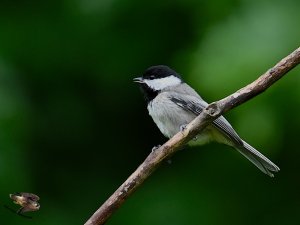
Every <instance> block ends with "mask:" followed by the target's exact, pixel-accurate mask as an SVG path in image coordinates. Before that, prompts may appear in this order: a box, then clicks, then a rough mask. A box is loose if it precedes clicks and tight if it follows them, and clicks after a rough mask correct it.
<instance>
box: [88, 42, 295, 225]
mask: <svg viewBox="0 0 300 225" xmlns="http://www.w3.org/2000/svg"><path fill="white" fill-rule="evenodd" d="M299 63H300V48H297V49H296V50H295V51H294V52H292V53H291V54H290V55H288V56H287V57H285V58H284V59H282V60H281V61H280V62H278V63H277V64H276V65H275V66H274V67H273V68H271V69H269V70H268V71H267V72H265V73H264V74H263V75H261V76H260V77H259V78H258V79H257V80H255V81H254V82H252V83H251V84H249V85H247V86H246V87H244V88H242V89H240V90H238V91H236V92H235V93H233V94H231V95H229V96H228V97H226V98H223V99H221V100H219V101H217V102H213V103H211V104H209V105H208V106H207V107H206V109H204V110H203V111H202V113H200V115H199V116H198V117H196V118H195V119H194V120H193V121H192V122H191V123H190V124H188V125H187V127H186V129H185V130H184V131H182V132H179V133H177V134H176V135H175V136H174V137H172V138H171V139H170V140H168V141H167V142H166V143H165V144H164V145H162V146H161V147H160V148H158V149H157V150H155V151H154V152H151V153H150V154H149V155H148V157H147V158H146V159H145V161H144V162H143V163H142V164H141V165H140V166H139V167H138V168H137V169H136V171H135V172H134V173H133V174H132V175H131V176H130V177H129V178H128V179H127V180H126V181H125V182H124V183H123V184H122V185H121V186H120V187H119V188H118V189H117V190H116V191H115V193H113V194H112V195H111V197H109V198H108V199H107V200H106V202H104V203H103V205H102V206H101V207H100V208H99V209H98V210H97V211H96V212H95V213H94V214H93V215H92V216H91V218H90V219H89V220H88V221H87V222H86V223H85V225H101V224H104V223H105V222H106V221H107V220H108V219H109V217H110V216H111V215H112V214H113V213H114V212H115V211H116V210H117V209H118V208H119V207H120V206H121V205H122V204H123V203H124V201H125V200H126V199H127V198H128V197H129V196H130V195H131V194H132V193H133V192H134V191H135V190H136V189H137V188H138V187H139V186H140V185H141V184H142V183H143V182H144V180H145V179H146V178H148V177H149V176H150V175H151V173H152V172H153V171H154V170H155V169H156V168H157V167H158V166H159V165H160V163H161V162H162V161H163V160H164V159H166V158H168V157H169V156H170V155H172V154H174V153H175V152H176V151H177V150H179V149H180V147H182V146H183V145H185V144H186V143H187V142H189V141H190V140H191V139H192V138H193V137H195V136H196V135H197V133H199V132H201V131H202V130H203V129H204V128H205V127H206V126H207V125H208V124H209V123H211V122H212V121H213V120H214V119H216V118H217V117H219V116H220V115H222V114H223V113H225V112H227V111H229V110H231V109H233V108H235V107H236V106H238V105H240V104H242V103H244V102H246V101H248V100H249V99H251V98H253V97H255V96H257V95H258V94H260V93H262V92H264V91H265V90H266V89H267V88H269V87H270V86H271V85H272V84H274V83H275V82H276V81H277V80H279V79H280V78H282V77H283V76H284V75H285V74H286V73H287V72H288V71H290V70H291V69H293V68H294V67H295V66H297V65H298V64H299Z"/></svg>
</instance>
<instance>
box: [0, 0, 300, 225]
mask: <svg viewBox="0 0 300 225" xmlns="http://www.w3.org/2000/svg"><path fill="white" fill-rule="evenodd" d="M299 7H300V2H299V1H298V0H286V1H279V0H277V1H276V0H275V1H267V0H254V1H244V0H220V1H209V0H202V1H199V0H175V1H174V0H173V1H161V0H160V1H158V0H152V1H138V0H101V1H100V0H62V1H55V0H51V1H50V0H44V1H37V0H36V1H33V0H27V1H21V0H19V1H11V0H6V1H5V0H2V1H1V3H0V178H1V185H0V203H1V207H2V205H9V206H10V207H12V208H15V209H17V208H18V206H17V205H14V204H13V203H12V202H11V201H10V199H9V197H8V195H9V193H13V192H17V191H24V192H33V193H36V194H38V195H39V196H40V197H41V200H40V203H41V209H40V211H38V212H32V213H28V215H31V216H33V217H34V218H33V220H27V219H24V218H22V217H19V216H16V215H14V214H12V213H11V212H9V211H8V210H6V209H5V208H4V207H3V208H2V209H1V208H0V223H1V224H14V225H19V224H38V225H53V224H62V225H66V224H72V225H73V224H83V223H84V222H85V221H86V220H87V219H88V218H89V217H90V216H91V214H92V213H93V212H94V211H95V210H96V209H97V208H98V207H99V206H100V205H101V204H102V203H103V202H104V201H105V200H106V199H107V198H108V197H109V196H110V194H112V193H113V192H114V191H115V189H116V188H117V187H118V186H119V185H120V184H121V183H122V182H123V181H124V180H125V179H126V178H127V177H128V176H129V175H130V174H131V173H132V172H133V171H134V170H135V168H136V167H137V166H138V165H139V164H140V163H141V162H142V161H143V159H144V158H145V157H146V156H147V155H148V154H149V152H150V151H151V148H152V147H153V146H154V145H158V144H161V143H163V142H164V141H165V139H164V137H163V136H162V135H161V134H160V132H159V130H158V129H157V128H156V126H155V125H154V123H153V122H152V120H151V118H150V117H149V116H148V112H147V110H146V107H145V102H144V100H143V97H142V95H141V93H140V91H139V89H138V87H137V86H136V84H134V83H133V82H132V79H133V78H134V77H137V76H139V75H140V74H141V73H142V72H143V71H144V70H145V69H146V68H147V67H149V66H151V65H156V64H167V65H169V66H171V67H172V68H174V69H176V70H177V71H178V72H179V73H181V74H182V76H183V78H184V79H185V80H186V81H187V82H188V83H189V84H191V85H192V86H193V87H194V88H195V89H196V90H197V91H198V92H199V93H200V94H201V95H202V96H203V97H204V98H205V99H206V100H207V101H208V102H211V101H215V100H218V99H220V98H223V97H225V96H227V95H229V94H231V93H233V92H234V91H236V90H237V89H239V88H241V87H243V86H244V85H246V84H248V83H249V82H251V81H253V80H254V79H255V78H257V77H258V76H259V75H260V74H262V73H263V72H264V71H266V70H267V69H268V68H269V67H271V66H273V65H274V64H275V63H276V62H277V61H278V60H280V59H281V58H282V57H284V56H286V55H287V54H288V53H290V52H291V51H293V50H294V49H295V48H297V47H299V40H300V29H299V21H300V16H299ZM299 73H300V70H299V68H296V69H294V70H293V71H291V72H290V73H289V74H288V75H287V76H286V77H284V78H283V79H282V80H280V81H279V82H278V83H276V84H275V85H274V86H273V87H272V88H271V89H270V90H268V91H267V92H265V93H264V94H262V95H260V96H258V97H256V98H255V99H253V100H251V101H250V102H247V103H246V104H243V105H242V106H240V107H238V108H236V109H234V110H232V111H231V112H230V113H228V114H227V115H226V117H227V118H228V119H229V120H230V121H231V123H232V124H233V126H234V127H235V128H236V130H237V131H238V132H239V134H240V135H241V136H242V137H243V138H244V139H245V140H247V141H248V142H249V143H251V144H252V145H253V146H254V147H256V148H257V149H259V150H260V151H261V152H262V153H264V154H265V155H267V156H268V157H269V158H270V159H271V160H272V161H274V162H275V163H276V164H277V165H278V166H279V167H280V168H281V171H280V173H278V174H276V176H275V178H273V179H272V178H269V177H268V176H266V175H264V174H263V173H261V172H260V171H259V170H258V169H256V168H255V167H254V166H253V165H252V164H251V163H249V162H248V161H247V160H246V159H244V158H243V157H242V156H241V155H239V154H238V153H237V152H236V151H233V150H231V149H230V148H229V147H227V146H223V145H219V144H215V143H212V144H210V145H206V146H203V147H198V148H188V149H186V150H185V151H181V152H178V153H177V154H176V155H175V156H174V157H173V158H172V164H170V165H169V164H167V163H164V164H163V165H162V166H161V167H160V168H159V169H158V170H157V171H156V172H155V173H154V174H153V175H152V176H151V177H150V178H149V179H148V180H147V181H146V182H145V183H144V184H143V185H142V187H141V188H140V189H139V190H138V191H137V192H136V193H135V194H134V195H133V196H131V197H130V198H129V199H128V201H126V203H125V204H124V205H123V206H122V207H121V208H120V209H119V210H118V211H117V212H116V213H115V214H114V215H113V216H112V218H111V219H110V220H109V222H108V223H107V224H109V225H116V224H130V225H135V224H136V225H153V224H155V225H165V224H172V225H185V224H216V225H218V224H222V225H225V224H230V225H240V224H243V225H247V224H249V225H253V224H256V225H269V224H272V225H282V224H289V225H294V224H295V225H296V224H300V214H299V212H300V196H299V190H300V179H299V171H300V165H299V157H300V151H299V147H298V146H299V127H300V119H299V113H300V107H299V105H300V91H299V87H300V76H299Z"/></svg>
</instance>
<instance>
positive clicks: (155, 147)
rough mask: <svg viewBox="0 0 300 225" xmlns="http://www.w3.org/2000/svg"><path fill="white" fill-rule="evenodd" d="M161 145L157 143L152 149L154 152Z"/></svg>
mask: <svg viewBox="0 0 300 225" xmlns="http://www.w3.org/2000/svg"><path fill="white" fill-rule="evenodd" d="M160 146H161V145H156V146H154V147H153V148H152V150H151V151H152V152H155V151H156V150H157V149H158V148H160Z"/></svg>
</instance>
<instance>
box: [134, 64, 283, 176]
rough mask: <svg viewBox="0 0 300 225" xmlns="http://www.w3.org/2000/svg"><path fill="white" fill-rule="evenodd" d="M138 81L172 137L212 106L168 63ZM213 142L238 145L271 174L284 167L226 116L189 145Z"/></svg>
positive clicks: (149, 105)
mask: <svg viewBox="0 0 300 225" xmlns="http://www.w3.org/2000/svg"><path fill="white" fill-rule="evenodd" d="M134 82H137V83H139V85H140V87H141V90H142V92H143V93H144V96H145V99H146V101H147V109H148V111H149V114H150V116H151V117H152V119H153V120H154V122H155V123H156V125H157V126H158V128H159V130H160V131H161V132H162V133H163V134H164V135H165V136H166V137H168V138H171V137H173V136H174V135H175V134H176V133H178V132H179V131H180V130H182V129H183V128H184V127H185V125H187V124H188V123H190V122H191V121H192V120H193V119H194V118H195V117H196V116H198V115H199V114H200V113H201V111H202V110H203V109H204V108H205V107H206V106H207V105H208V103H207V102H205V101H204V100H203V99H202V98H201V97H200V96H199V95H198V93H197V92H196V91H195V90H194V89H193V88H191V87H190V86H189V85H188V84H186V83H185V82H184V81H183V80H182V79H181V77H180V75H179V74H178V73H176V72H175V71H174V70H172V69H171V68H169V67H168V66H164V65H158V66H152V67H150V68H148V69H147V70H146V71H145V72H144V74H143V76H142V77H138V78H135V79H134ZM210 141H217V142H219V143H222V144H226V145H229V146H231V147H233V148H235V149H236V150H238V151H239V152H240V153H241V154H242V155H244V156H245V157H246V158H247V159H248V160H250V161H251V162H252V163H253V164H254V165H255V166H257V167H258V168H259V169H260V170H261V171H262V172H263V173H265V174H267V175H269V176H270V177H273V176H274V175H273V174H272V172H278V171H279V170H280V169H279V167H278V166H276V165H275V164H274V163H272V162H271V161H270V160H269V159H268V158H267V157H265V156H264V155H263V154H261V153H260V152H259V151H257V150H256V149H254V148H253V147H252V146H250V145H249V144H248V143H246V142H245V141H244V140H243V139H241V138H240V137H239V135H238V134H237V133H236V132H235V130H234V129H233V128H232V126H231V125H230V123H229V122H228V121H227V120H226V119H225V118H224V117H223V116H220V117H219V118H217V119H216V120H214V121H213V122H212V123H211V124H210V125H208V126H207V127H206V128H205V129H204V130H203V131H202V132H201V133H199V134H198V136H197V137H196V138H194V139H193V140H191V141H190V142H189V144H190V145H202V144H205V143H208V142H210Z"/></svg>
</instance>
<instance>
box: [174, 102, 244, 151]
mask: <svg viewBox="0 0 300 225" xmlns="http://www.w3.org/2000/svg"><path fill="white" fill-rule="evenodd" d="M170 99H171V101H172V102H174V103H175V104H176V105H178V106H179V107H181V108H183V109H184V110H187V111H190V112H192V113H194V114H195V115H199V114H200V113H201V112H202V110H203V109H204V108H205V107H206V106H207V105H208V104H207V103H206V102H205V101H201V100H199V99H197V98H195V97H193V96H191V97H189V98H187V99H185V100H183V99H182V98H179V97H178V96H175V97H171V98H170ZM212 124H213V125H214V126H215V127H216V128H217V129H218V130H219V131H221V133H223V134H224V135H226V136H227V137H228V138H230V139H231V140H232V141H233V142H234V143H235V144H237V145H243V141H242V139H241V138H240V137H239V135H238V134H237V133H236V132H235V130H234V129H233V128H232V126H231V125H230V123H229V122H228V121H227V120H226V119H225V118H224V117H223V116H220V117H219V118H217V119H216V120H214V121H213V122H212Z"/></svg>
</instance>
